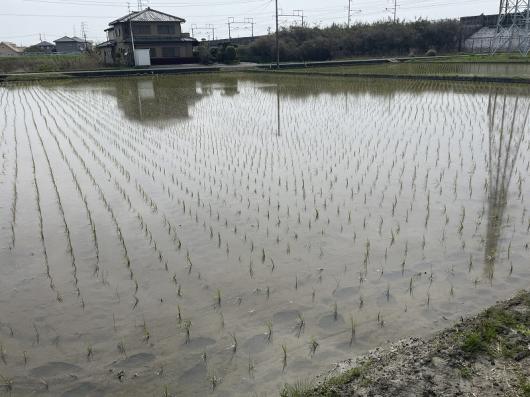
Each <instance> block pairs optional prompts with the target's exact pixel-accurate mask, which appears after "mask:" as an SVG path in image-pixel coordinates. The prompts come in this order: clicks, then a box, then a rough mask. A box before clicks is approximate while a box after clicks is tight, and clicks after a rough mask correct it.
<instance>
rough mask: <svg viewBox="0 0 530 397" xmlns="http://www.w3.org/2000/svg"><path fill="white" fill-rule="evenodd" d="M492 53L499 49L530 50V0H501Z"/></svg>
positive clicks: (524, 53)
mask: <svg viewBox="0 0 530 397" xmlns="http://www.w3.org/2000/svg"><path fill="white" fill-rule="evenodd" d="M493 43H494V45H493V46H492V48H491V53H492V54H495V53H496V52H497V51H499V50H507V51H514V50H517V51H519V52H520V53H521V54H522V55H525V56H526V55H528V52H529V51H530V0H500V4H499V19H498V20H497V31H496V34H495V40H494V41H493Z"/></svg>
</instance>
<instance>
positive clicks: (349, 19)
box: [348, 0, 351, 27]
mask: <svg viewBox="0 0 530 397" xmlns="http://www.w3.org/2000/svg"><path fill="white" fill-rule="evenodd" d="M350 24H351V0H348V27H350Z"/></svg>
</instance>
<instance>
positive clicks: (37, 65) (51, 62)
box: [0, 54, 104, 73]
mask: <svg viewBox="0 0 530 397" xmlns="http://www.w3.org/2000/svg"><path fill="white" fill-rule="evenodd" d="M102 68H104V65H103V64H102V63H101V61H100V59H99V57H97V56H96V55H90V54H77V55H74V54H72V55H28V56H19V57H0V73H25V72H64V71H73V70H92V69H102Z"/></svg>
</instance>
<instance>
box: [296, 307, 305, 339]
mask: <svg viewBox="0 0 530 397" xmlns="http://www.w3.org/2000/svg"><path fill="white" fill-rule="evenodd" d="M297 316H298V319H297V320H296V336H297V337H298V338H299V337H300V335H301V334H302V333H303V332H304V328H305V320H304V316H303V315H302V313H300V312H298V313H297Z"/></svg>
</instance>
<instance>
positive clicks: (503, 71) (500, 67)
mask: <svg viewBox="0 0 530 397" xmlns="http://www.w3.org/2000/svg"><path fill="white" fill-rule="evenodd" d="M304 70H305V71H307V72H310V73H311V72H319V73H344V74H366V75H370V74H383V75H406V76H407V75H419V76H425V75H432V76H450V75H455V76H456V75H458V76H481V77H522V78H528V77H530V64H525V63H487V62H479V63H473V62H460V63H459V62H444V63H442V62H403V63H386V64H380V65H358V66H354V65H352V66H338V67H316V68H309V69H304ZM293 71H295V69H293ZM296 71H299V69H296Z"/></svg>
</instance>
